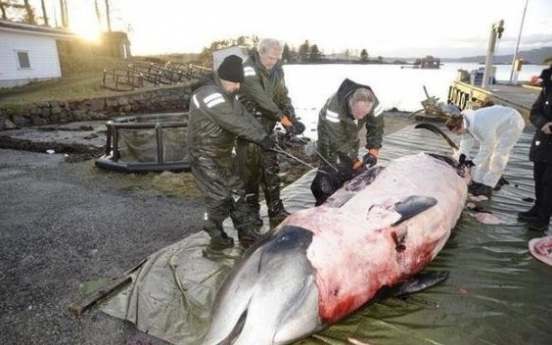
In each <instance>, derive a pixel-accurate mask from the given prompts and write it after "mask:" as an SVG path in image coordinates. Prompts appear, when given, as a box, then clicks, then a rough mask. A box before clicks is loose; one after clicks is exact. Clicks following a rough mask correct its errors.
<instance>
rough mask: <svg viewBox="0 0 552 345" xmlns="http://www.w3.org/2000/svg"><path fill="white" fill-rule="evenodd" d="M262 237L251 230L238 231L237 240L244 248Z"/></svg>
mask: <svg viewBox="0 0 552 345" xmlns="http://www.w3.org/2000/svg"><path fill="white" fill-rule="evenodd" d="M262 237H263V235H262V234H261V233H260V232H258V231H257V230H255V229H253V228H249V229H247V230H245V229H244V230H241V231H240V230H238V239H239V240H240V243H241V244H242V245H244V246H249V245H251V244H252V243H254V242H257V241H258V240H259V239H261V238H262Z"/></svg>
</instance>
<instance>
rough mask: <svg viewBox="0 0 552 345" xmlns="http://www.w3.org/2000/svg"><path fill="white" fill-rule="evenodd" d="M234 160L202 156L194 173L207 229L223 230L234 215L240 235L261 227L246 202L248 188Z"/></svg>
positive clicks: (193, 165) (193, 170) (193, 169)
mask: <svg viewBox="0 0 552 345" xmlns="http://www.w3.org/2000/svg"><path fill="white" fill-rule="evenodd" d="M234 164H235V163H234V162H232V161H231V160H220V161H217V160H213V159H202V158H200V159H198V160H194V161H192V164H191V170H192V175H193V176H194V179H195V181H196V184H197V186H198V188H199V189H200V190H201V192H202V193H203V198H204V203H205V208H206V212H205V215H204V217H203V229H204V230H205V231H207V232H209V233H210V234H211V233H217V232H219V231H223V228H222V222H223V221H224V220H225V219H226V218H227V217H230V218H231V219H232V222H233V224H234V228H235V229H236V230H237V231H238V234H242V233H247V232H249V231H251V230H254V229H256V228H257V226H256V225H255V224H254V223H253V220H252V218H253V217H252V216H251V215H250V212H251V211H250V209H249V208H248V206H247V204H246V203H245V190H244V186H243V182H242V180H241V178H240V176H239V175H238V174H237V173H236V172H235V166H234Z"/></svg>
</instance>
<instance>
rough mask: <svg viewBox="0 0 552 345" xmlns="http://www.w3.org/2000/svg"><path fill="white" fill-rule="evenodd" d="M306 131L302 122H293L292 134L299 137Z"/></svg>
mask: <svg viewBox="0 0 552 345" xmlns="http://www.w3.org/2000/svg"><path fill="white" fill-rule="evenodd" d="M304 131H305V125H304V124H303V122H301V121H295V122H293V127H291V134H294V135H299V134H302V133H303V132H304Z"/></svg>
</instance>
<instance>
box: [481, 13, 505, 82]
mask: <svg viewBox="0 0 552 345" xmlns="http://www.w3.org/2000/svg"><path fill="white" fill-rule="evenodd" d="M503 31H504V20H500V21H499V22H498V23H494V24H493V26H492V28H491V37H490V38H489V45H488V47H487V58H486V59H485V71H484V72H483V80H482V81H481V88H483V89H486V88H487V87H488V86H489V75H490V73H491V68H492V66H493V57H494V51H495V46H496V40H497V38H498V39H500V38H501V37H502V32H503Z"/></svg>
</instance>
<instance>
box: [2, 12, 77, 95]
mask: <svg viewBox="0 0 552 345" xmlns="http://www.w3.org/2000/svg"><path fill="white" fill-rule="evenodd" d="M75 37H76V36H75V34H73V33H71V32H68V31H65V30H60V29H53V28H49V27H45V26H40V25H30V24H23V23H14V22H9V21H5V20H0V88H6V87H13V86H18V85H24V84H27V83H29V82H31V81H37V80H46V79H53V78H60V77H61V67H60V63H59V54H58V49H57V44H56V40H57V39H68V38H75Z"/></svg>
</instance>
